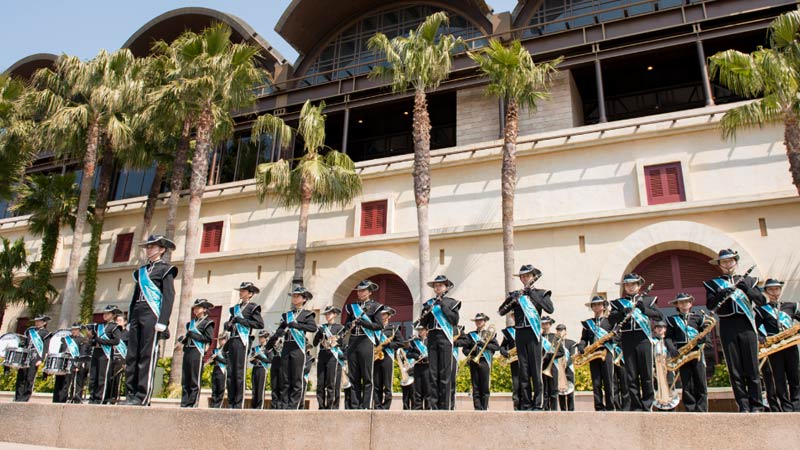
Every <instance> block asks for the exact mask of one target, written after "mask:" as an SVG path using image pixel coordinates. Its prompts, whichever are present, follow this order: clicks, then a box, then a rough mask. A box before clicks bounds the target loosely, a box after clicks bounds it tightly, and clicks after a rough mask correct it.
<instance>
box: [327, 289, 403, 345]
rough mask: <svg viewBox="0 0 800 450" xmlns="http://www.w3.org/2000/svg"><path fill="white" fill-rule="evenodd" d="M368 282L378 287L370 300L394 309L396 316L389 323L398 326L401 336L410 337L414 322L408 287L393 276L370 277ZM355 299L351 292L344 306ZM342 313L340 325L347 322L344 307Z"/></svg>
mask: <svg viewBox="0 0 800 450" xmlns="http://www.w3.org/2000/svg"><path fill="white" fill-rule="evenodd" d="M370 280H372V282H373V283H375V284H377V285H378V290H377V291H375V292H374V293H373V295H372V299H373V300H375V301H376V302H378V303H380V304H383V305H387V306H391V307H392V308H394V309H395V310H396V311H397V314H395V315H394V316H392V318H391V319H390V321H391V322H390V323H393V324H397V325H400V327H401V329H402V330H403V336H405V337H406V338H408V337H410V336H411V334H413V332H414V330H413V326H412V323H411V321H412V320H414V317H413V314H414V303H413V299H412V297H411V291H409V289H408V285H406V283H405V281H403V279H402V278H400V277H399V276H397V275H395V274H381V275H375V276H372V277H370ZM356 298H357V297H356V293H355V291H353V292H351V293H350V295H349V296H348V297H347V300H345V305H347V304H350V303H353V302H355V301H356ZM342 311H343V312H342V323H344V322H345V321H346V320H347V313H346V312H345V311H344V307H342Z"/></svg>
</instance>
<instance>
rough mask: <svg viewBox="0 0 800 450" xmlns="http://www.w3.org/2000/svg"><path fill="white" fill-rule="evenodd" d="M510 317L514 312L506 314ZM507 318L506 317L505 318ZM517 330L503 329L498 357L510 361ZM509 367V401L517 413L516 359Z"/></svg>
mask: <svg viewBox="0 0 800 450" xmlns="http://www.w3.org/2000/svg"><path fill="white" fill-rule="evenodd" d="M508 315H509V316H511V319H512V320H513V318H514V312H513V311H512V312H510V313H508ZM507 317H508V316H507ZM516 331H517V329H516V328H514V326H513V325H512V326H510V327H506V328H503V331H502V333H503V342H502V343H501V344H500V355H502V356H503V358H506V359H507V360H508V359H511V355H510V353H509V352H511V350H512V349H516V348H517V344H516V342H514V336H515V335H516ZM509 365H510V366H511V401H512V403H513V404H514V411H519V360H517V359H516V358H515V359H514V361H511V362H510V363H509Z"/></svg>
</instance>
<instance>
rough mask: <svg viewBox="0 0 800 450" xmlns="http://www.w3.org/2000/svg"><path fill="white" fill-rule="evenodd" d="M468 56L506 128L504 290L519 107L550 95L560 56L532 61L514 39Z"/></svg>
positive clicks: (510, 251)
mask: <svg viewBox="0 0 800 450" xmlns="http://www.w3.org/2000/svg"><path fill="white" fill-rule="evenodd" d="M469 57H470V58H472V60H473V61H475V62H476V63H477V64H478V69H479V70H480V72H481V73H482V74H483V76H484V77H486V78H488V79H489V84H488V85H487V86H486V93H487V94H490V95H494V96H496V97H499V98H500V99H502V100H503V102H504V104H505V106H506V111H505V115H506V117H505V128H504V129H503V166H502V169H501V171H500V179H501V183H500V184H501V186H502V191H501V194H502V202H503V206H502V211H503V269H504V271H505V289H506V292H510V291H511V290H512V289H513V286H514V285H513V281H514V278H513V276H512V274H513V273H514V267H515V265H514V192H515V189H516V186H517V162H516V158H517V136H518V135H519V120H518V119H519V108H520V107H527V108H528V111H529V112H532V111H535V110H536V102H537V101H539V100H544V99H547V98H549V96H550V94H549V89H550V85H551V84H552V81H553V76H554V75H555V74H556V72H557V71H556V66H557V65H558V64H560V63H561V59H560V58H559V59H557V60H555V61H551V62H548V63H543V64H534V62H533V58H532V57H531V54H530V53H529V52H528V50H527V49H526V48H525V47H523V46H522V44H521V43H520V42H519V41H518V40H515V41H513V42H511V43H510V44H509V46H508V47H506V46H504V45H503V44H502V43H501V42H500V41H498V40H496V39H492V40H490V41H489V46H488V47H485V48H484V49H483V50H481V51H479V52H475V53H470V54H469Z"/></svg>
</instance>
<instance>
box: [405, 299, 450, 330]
mask: <svg viewBox="0 0 800 450" xmlns="http://www.w3.org/2000/svg"><path fill="white" fill-rule="evenodd" d="M442 297H444V294H441V295H439V294H437V295H436V297H433V298H431V299H428V301H430V300H433V304H432V305H431V307H430V308H428V309H426V310H423V311H422V313H421V314H420V315H419V318H418V319H417V320H415V321H414V322H413V324H412V325H414V327H416V326H417V325H419V324H420V323H422V321H423V320H425V318H426V317H428V315H430V313H431V311H433V307H434V305H436V304H437V303H439V302H440V301H442ZM428 301H426V302H425V303H427V302H428ZM423 304H424V303H423Z"/></svg>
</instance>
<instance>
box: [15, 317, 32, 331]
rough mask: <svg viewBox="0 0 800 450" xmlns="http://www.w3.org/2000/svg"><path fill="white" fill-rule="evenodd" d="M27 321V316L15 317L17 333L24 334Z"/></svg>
mask: <svg viewBox="0 0 800 450" xmlns="http://www.w3.org/2000/svg"><path fill="white" fill-rule="evenodd" d="M28 322H30V320H29V319H28V318H27V317H19V318H17V334H25V330H27V329H28Z"/></svg>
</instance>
